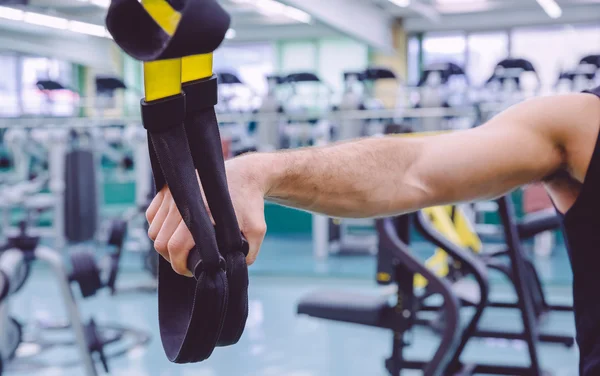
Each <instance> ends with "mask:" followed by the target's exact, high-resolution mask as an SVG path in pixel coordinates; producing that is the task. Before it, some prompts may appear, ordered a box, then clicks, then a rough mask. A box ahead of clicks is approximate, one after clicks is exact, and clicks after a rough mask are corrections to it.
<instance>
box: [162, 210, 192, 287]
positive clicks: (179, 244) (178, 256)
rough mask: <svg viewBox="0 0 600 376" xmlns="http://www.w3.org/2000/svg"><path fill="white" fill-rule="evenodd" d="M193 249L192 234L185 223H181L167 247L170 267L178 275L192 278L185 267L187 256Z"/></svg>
mask: <svg viewBox="0 0 600 376" xmlns="http://www.w3.org/2000/svg"><path fill="white" fill-rule="evenodd" d="M193 247H194V239H193V238H192V234H191V233H190V230H189V229H188V228H187V226H186V224H185V222H184V221H181V222H180V223H179V225H178V226H177V229H176V230H175V233H174V234H173V236H171V239H169V243H168V245H167V248H168V250H169V258H170V259H171V266H172V267H173V270H175V272H177V273H178V274H181V275H184V276H187V277H192V276H193V274H192V273H191V272H190V271H189V270H188V267H187V258H188V254H189V252H190V249H192V248H193Z"/></svg>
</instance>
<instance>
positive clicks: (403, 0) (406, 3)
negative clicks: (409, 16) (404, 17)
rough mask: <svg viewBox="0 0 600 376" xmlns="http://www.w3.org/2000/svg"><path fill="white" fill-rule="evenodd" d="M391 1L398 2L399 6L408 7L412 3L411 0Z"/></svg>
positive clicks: (392, 0)
mask: <svg viewBox="0 0 600 376" xmlns="http://www.w3.org/2000/svg"><path fill="white" fill-rule="evenodd" d="M389 1H390V2H391V3H393V4H396V5H397V6H399V7H402V8H406V7H407V6H409V5H410V0H389Z"/></svg>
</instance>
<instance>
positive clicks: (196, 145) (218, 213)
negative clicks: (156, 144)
mask: <svg viewBox="0 0 600 376" xmlns="http://www.w3.org/2000/svg"><path fill="white" fill-rule="evenodd" d="M216 82H217V79H216V77H214V76H213V77H212V78H209V79H207V80H200V81H194V82H190V83H186V84H185V85H184V86H183V90H184V92H185V94H186V100H187V111H186V119H185V130H186V133H187V135H188V141H190V142H191V144H190V150H191V152H192V158H193V160H194V166H195V167H196V170H197V171H198V175H199V176H200V181H201V182H202V188H204V194H205V195H206V201H207V202H208V205H209V207H210V211H211V213H212V217H213V219H214V221H215V225H216V226H215V230H216V236H217V244H218V245H219V251H220V252H221V254H222V255H225V254H227V253H231V252H234V251H240V250H241V249H242V248H243V240H242V237H241V235H240V228H239V226H238V223H237V219H236V216H235V211H234V209H233V204H232V203H231V198H230V197H229V188H228V187H227V176H226V174H225V162H224V160H223V149H222V147H221V136H220V133H219V125H218V122H217V118H216V115H215V110H214V107H213V106H214V104H215V102H216V96H217V85H216ZM200 145H201V147H200ZM245 252H246V254H247V250H246V251H245Z"/></svg>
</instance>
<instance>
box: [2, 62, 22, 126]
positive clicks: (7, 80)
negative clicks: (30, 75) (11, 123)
mask: <svg viewBox="0 0 600 376" xmlns="http://www.w3.org/2000/svg"><path fill="white" fill-rule="evenodd" d="M17 62H18V56H17V55H16V54H10V53H7V54H1V55H0V70H1V71H2V75H0V103H2V106H0V116H8V117H11V116H18V115H19V114H20V110H19V98H18V90H17V89H18V80H17V66H18V65H17Z"/></svg>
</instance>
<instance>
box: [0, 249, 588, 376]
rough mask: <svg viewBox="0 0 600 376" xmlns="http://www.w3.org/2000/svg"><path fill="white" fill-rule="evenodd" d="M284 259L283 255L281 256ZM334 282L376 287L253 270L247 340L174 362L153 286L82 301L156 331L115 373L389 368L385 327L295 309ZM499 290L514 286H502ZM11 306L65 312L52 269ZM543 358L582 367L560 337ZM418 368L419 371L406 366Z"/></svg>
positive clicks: (310, 375) (334, 373)
mask: <svg viewBox="0 0 600 376" xmlns="http://www.w3.org/2000/svg"><path fill="white" fill-rule="evenodd" d="M282 262H284V261H283V260H282ZM145 279H147V276H146V275H145V274H143V273H139V272H138V273H135V272H128V273H126V274H124V275H123V278H122V280H121V282H122V284H123V285H130V284H134V283H137V282H142V281H143V280H145ZM320 288H328V289H331V288H333V289H344V290H350V291H361V292H372V293H375V292H376V288H375V287H374V285H373V283H371V282H369V281H367V280H362V281H361V280H356V279H335V278H326V279H323V278H294V277H287V278H280V277H265V276H262V277H261V276H253V277H252V278H251V289H250V299H251V303H250V307H251V308H250V317H249V320H248V325H247V328H246V331H245V334H244V336H243V338H242V340H241V342H240V343H239V344H237V345H235V346H233V347H229V348H223V349H217V350H216V351H215V353H214V354H213V356H212V357H211V358H210V359H209V360H208V361H207V362H205V363H201V364H196V365H185V366H179V365H173V364H169V362H168V361H167V360H166V358H165V356H164V354H163V351H162V348H161V344H160V339H159V338H158V326H157V316H156V311H157V307H156V305H157V303H156V296H155V295H153V294H123V295H118V296H116V297H109V296H108V295H107V294H101V295H100V296H98V297H95V298H92V299H90V300H88V301H82V302H81V303H80V306H81V309H82V311H83V312H85V315H86V317H89V315H93V316H94V317H95V318H96V320H97V321H98V322H99V323H119V324H123V325H130V326H132V327H134V328H137V329H141V330H144V331H146V332H147V333H150V334H151V335H152V339H151V341H150V343H149V345H148V346H146V347H144V348H142V349H138V350H136V351H133V352H131V353H130V354H128V355H126V356H124V357H119V358H115V359H113V360H111V362H110V364H111V375H119V376H120V375H123V376H124V375H127V376H146V375H147V376H171V375H182V376H188V375H189V376H192V375H193V376H221V375H222V376H234V375H235V376H329V375H331V376H354V375H356V376H364V375H370V376H384V375H386V374H387V373H386V371H385V369H384V367H383V360H384V359H385V357H387V356H388V355H389V353H390V346H391V344H390V343H391V335H390V333H389V332H388V331H386V330H381V329H373V328H369V327H360V326H356V325H351V324H343V323H333V322H326V321H321V320H317V319H312V318H308V317H298V316H297V315H296V314H295V309H296V303H297V301H298V300H299V299H300V298H301V297H302V296H303V295H305V294H306V293H309V292H311V291H314V290H317V289H320ZM494 292H495V295H497V296H500V295H502V296H504V295H507V294H509V292H508V289H507V288H506V287H503V286H498V287H497V288H495V289H494ZM550 295H551V296H552V298H553V300H557V301H561V302H568V301H569V300H570V298H569V296H570V291H569V289H568V288H560V287H554V288H551V289H550ZM11 308H12V310H13V312H14V313H15V316H17V317H18V318H19V319H20V320H22V321H29V322H31V320H32V319H33V318H35V317H37V318H40V317H41V318H48V317H57V318H60V317H61V316H62V317H64V316H63V315H64V310H63V309H62V308H63V307H62V305H61V301H60V299H59V296H58V290H57V289H56V287H55V284H54V281H53V280H52V276H51V274H50V273H49V271H47V270H45V269H35V270H34V271H33V273H32V278H31V280H30V281H29V282H28V284H27V285H26V287H25V289H24V290H23V291H22V293H21V294H19V295H18V296H15V298H14V300H13V301H12V307H11ZM518 322H519V319H518V316H516V315H514V314H508V313H506V312H503V311H501V310H497V311H494V312H493V313H491V314H488V315H486V316H485V320H484V324H483V325H484V326H486V327H494V328H518ZM546 327H548V328H551V329H552V330H554V331H557V332H560V333H572V332H573V323H572V317H571V315H570V314H556V315H555V316H553V317H552V318H550V320H548V322H547V323H546ZM413 342H414V343H413V345H412V346H411V347H410V348H409V349H408V355H409V356H413V357H419V358H422V359H427V357H429V356H430V354H431V352H432V351H433V350H434V349H435V347H436V344H437V337H436V335H434V334H433V333H432V332H431V331H429V330H426V329H417V330H416V331H415V333H414V337H413ZM526 354H527V352H526V349H525V348H524V346H523V343H521V342H518V341H512V342H511V341H491V340H472V341H471V343H470V345H469V346H468V350H467V353H466V358H465V359H468V360H472V361H480V362H487V363H490V362H491V363H493V362H498V363H500V364H520V365H525V364H527V358H526ZM540 354H541V359H542V363H543V365H544V366H545V367H546V368H548V369H551V370H552V371H553V372H554V375H556V376H567V375H576V369H577V368H576V365H577V351H576V349H567V348H564V347H561V346H557V345H541V346H540ZM70 359H76V354H75V352H74V350H73V349H65V350H61V351H58V352H56V353H55V354H54V355H53V356H52V359H49V360H50V361H51V362H57V363H58V362H62V361H65V360H70ZM82 372H83V371H82V369H81V368H79V367H71V368H60V367H54V368H48V369H45V370H40V371H36V372H31V371H27V372H14V371H13V372H10V371H9V372H8V373H7V374H8V375H9V376H13V375H35V376H62V375H82V374H83V373H82ZM407 374H409V375H411V374H419V373H407Z"/></svg>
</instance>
